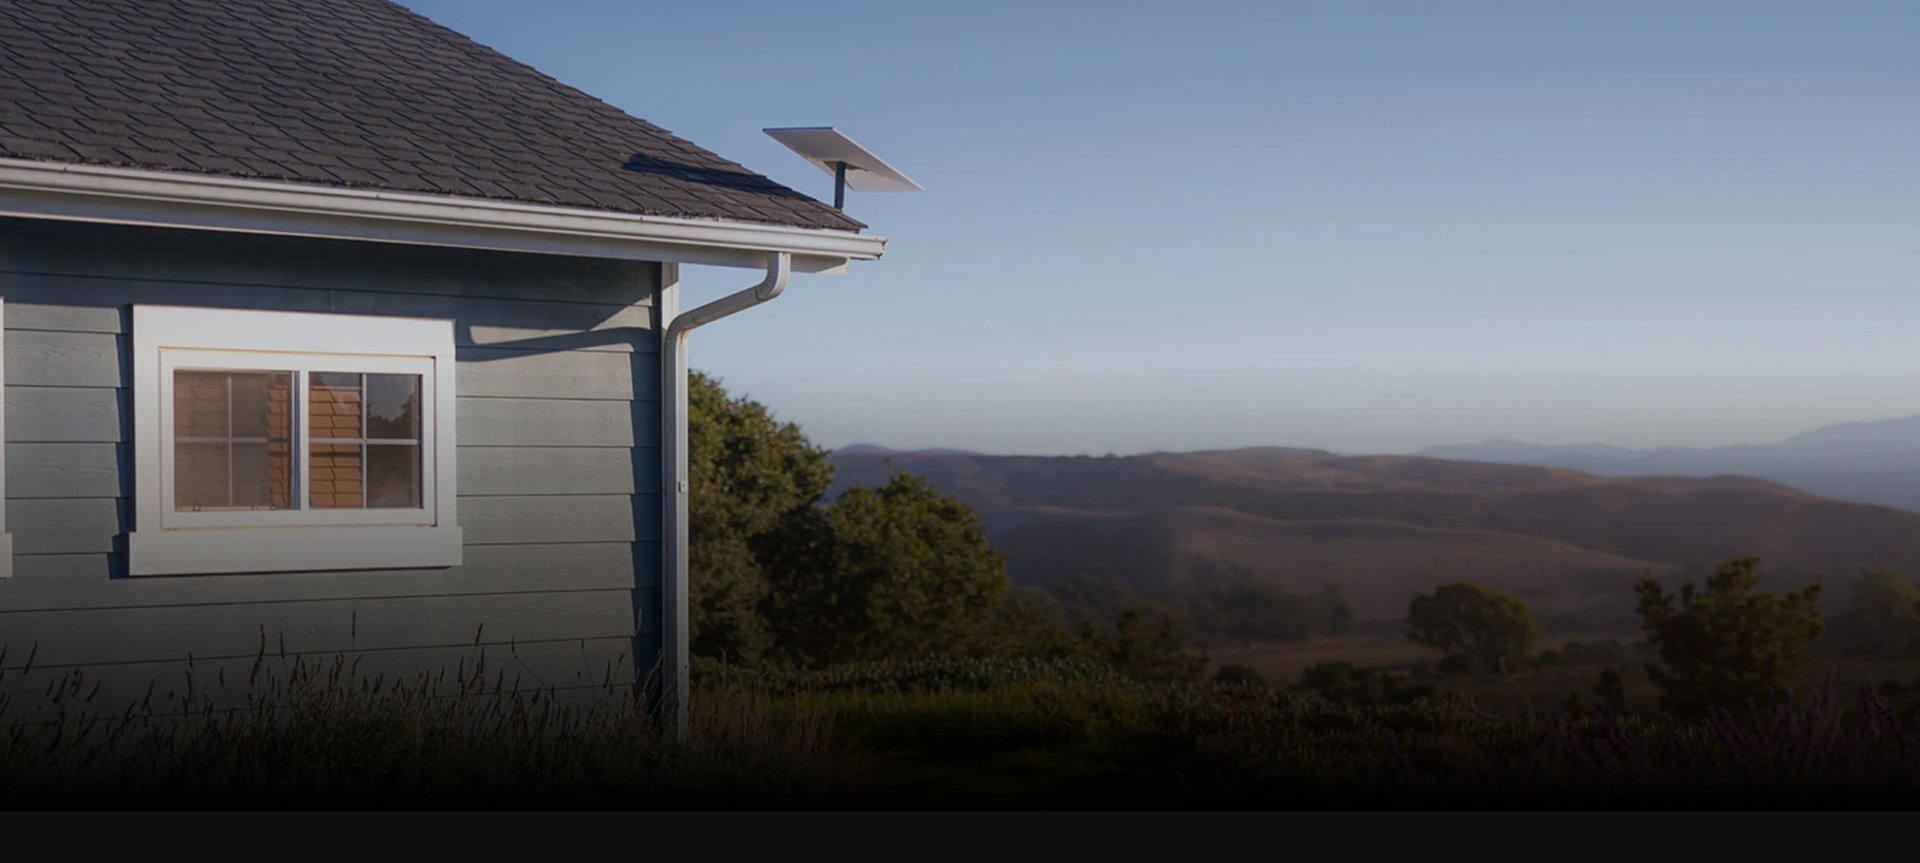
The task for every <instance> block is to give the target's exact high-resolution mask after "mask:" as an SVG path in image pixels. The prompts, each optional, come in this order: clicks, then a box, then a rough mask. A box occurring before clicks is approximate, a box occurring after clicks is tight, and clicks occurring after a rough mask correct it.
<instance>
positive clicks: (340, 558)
mask: <svg viewBox="0 0 1920 863" xmlns="http://www.w3.org/2000/svg"><path fill="white" fill-rule="evenodd" d="M193 369H206V370H220V369H233V370H241V369H246V370H273V371H289V372H293V373H294V383H293V385H294V388H295V389H294V395H293V398H292V399H291V400H290V403H291V405H292V410H293V415H292V416H291V417H290V420H291V428H292V444H293V447H294V452H295V453H297V456H296V469H295V472H294V476H293V482H292V488H291V494H292V499H293V501H294V504H295V505H294V508H292V509H284V510H230V511H212V512H181V511H176V510H175V508H174V505H173V501H174V496H173V481H174V476H173V454H174V447H173V384H174V372H175V371H176V370H193ZM318 371H327V372H350V373H361V374H411V375H419V376H420V382H421V393H420V402H421V406H422V410H421V418H420V423H421V425H420V434H421V438H420V444H419V446H420V447H421V450H422V451H421V454H420V455H421V458H420V482H421V488H420V496H421V506H420V507H419V508H415V509H316V508H313V507H312V506H311V504H310V498H309V497H308V491H307V478H308V462H309V455H310V449H309V447H310V443H309V437H308V434H307V425H306V411H307V404H308V397H309V396H308V394H307V392H306V387H307V385H308V379H309V378H308V376H309V374H310V373H311V372H318ZM132 390H133V393H132V400H133V435H134V446H133V462H134V528H135V529H134V530H133V531H132V532H130V533H128V535H127V571H128V573H129V574H131V575H180V574H213V573H236V572H258V573H268V572H306V571H322V570H343V569H358V570H365V569H422V568H441V567H449V566H458V565H459V564H460V562H461V533H460V527H459V525H458V524H457V519H456V509H457V506H456V501H457V497H456V489H455V476H456V470H455V466H454V456H455V440H456V438H455V429H454V422H455V416H454V347H453V322H452V321H450V320H441V319H420V318H390V317H379V316H363V315H333V314H321V313H310V312H280V311H256V310H240V309H214V308H189V307H181V306H147V305H135V306H134V307H133V381H132ZM0 419H3V418H0Z"/></svg>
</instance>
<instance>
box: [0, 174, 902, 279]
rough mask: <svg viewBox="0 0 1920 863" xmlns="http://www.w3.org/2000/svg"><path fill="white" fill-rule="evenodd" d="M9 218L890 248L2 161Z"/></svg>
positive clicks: (697, 222) (631, 249)
mask: <svg viewBox="0 0 1920 863" xmlns="http://www.w3.org/2000/svg"><path fill="white" fill-rule="evenodd" d="M0 216H21V217H26V218H38V219H64V220H71V221H86V222H107V223H113V224H123V225H143V226H149V227H167V228H190V229H198V230H209V231H237V232H242V233H256V234H277V235H282V236H297V237H321V238H328V239H343V240H359V241H365V242H382V243H410V244H417V245H429V246H451V247H457V248H469V249H492V250H498V251H513V252H531V253H536V254H553V255H571V256H577V257H592V258H616V259H624V260H639V261H673V262H678V263H686V264H704V265H711V266H723V267H745V268H751V269H764V268H765V266H766V261H767V254H768V253H769V252H786V253H788V254H790V255H792V256H793V265H794V269H796V270H801V271H804V272H809V273H839V272H845V269H846V266H847V264H848V263H849V262H851V261H870V260H874V259H877V258H879V257H880V255H881V253H882V252H883V251H884V250H885V248H886V243H887V241H886V238H884V237H871V236H863V235H861V234H857V233H854V232H852V231H833V230H811V229H806V228H792V227H786V226H782V225H763V224H757V223H753V222H729V221H719V220H705V219H677V218H668V217H664V216H642V215H636V214H632V213H616V212H611V211H600V210H587V209H576V208H570V207H549V206H539V205H533V204H514V203H508V202H504V201H493V200H487V199H484V198H463V197H455V196H440V195H421V194H412V193H407V192H375V191H370V190H366V189H356V188H347V187H335V186H322V185H316V184H305V183H281V182H271V181H264V180H246V179H240V178H233V177H218V176H211V175H205V174H192V173H185V172H171V171H136V170H130V169H126V168H108V167H102V166H97V165H78V164H68V163H58V162H35V161H30V160H24V159H7V158H0Z"/></svg>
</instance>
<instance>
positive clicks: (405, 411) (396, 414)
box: [367, 375, 420, 440]
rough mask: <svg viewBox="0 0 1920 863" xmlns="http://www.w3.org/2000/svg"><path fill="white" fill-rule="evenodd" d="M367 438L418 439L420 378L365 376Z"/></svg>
mask: <svg viewBox="0 0 1920 863" xmlns="http://www.w3.org/2000/svg"><path fill="white" fill-rule="evenodd" d="M367 437H369V438H386V439H388V440H419V439H420V376H419V375H367Z"/></svg>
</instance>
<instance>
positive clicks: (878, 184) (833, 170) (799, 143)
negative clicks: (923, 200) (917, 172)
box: [760, 126, 921, 210]
mask: <svg viewBox="0 0 1920 863" xmlns="http://www.w3.org/2000/svg"><path fill="white" fill-rule="evenodd" d="M760 131H762V132H765V133H767V134H768V135H769V136H771V137H772V138H773V139H774V140H775V141H779V142H780V143H782V144H785V145H787V149H789V150H792V151H794V152H795V153H799V154H800V158H802V159H805V160H807V161H809V162H812V163H813V165H814V167H817V168H819V169H820V170H822V171H825V172H827V173H829V174H832V175H833V208H834V209H836V210H844V209H846V204H847V190H848V189H852V190H854V191H856V192H918V191H921V186H920V184H919V183H916V182H914V181H912V180H910V179H908V178H907V175H905V174H902V173H900V172H899V171H897V170H895V169H894V167H893V166H892V165H889V164H887V163H886V162H885V161H883V160H881V158H880V157H879V156H876V155H874V154H873V153H872V152H871V151H869V150H868V149H867V148H865V147H862V146H860V145H859V144H856V143H854V142H853V139H852V138H849V137H847V136H846V135H844V134H842V133H841V132H840V130H838V129H835V128H833V127H832V126H791V127H786V128H779V129H762V130H760Z"/></svg>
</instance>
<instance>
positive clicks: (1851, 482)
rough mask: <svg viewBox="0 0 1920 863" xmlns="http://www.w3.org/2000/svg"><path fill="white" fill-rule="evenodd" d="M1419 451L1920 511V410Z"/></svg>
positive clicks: (1464, 459)
mask: <svg viewBox="0 0 1920 863" xmlns="http://www.w3.org/2000/svg"><path fill="white" fill-rule="evenodd" d="M1419 455H1422V456H1427V457H1431V458H1444V459H1455V460H1461V461H1481V462H1494V463H1498V464H1522V465H1539V466H1545V467H1562V468H1569V469H1572V470H1578V471H1584V472H1586V473H1591V474H1597V475H1600V476H1612V477H1628V476H1662V475H1666V476H1720V475H1727V474H1738V475H1742V476H1753V477H1760V478H1763V479H1768V480H1773V481H1775V482H1779V483H1784V484H1786V485H1789V486H1792V487H1794V488H1797V489H1801V490H1802V491H1807V492H1812V493H1813V494H1817V495H1821V496H1824V497H1831V498H1835V499H1838V500H1848V501H1855V502H1858V503H1872V504H1880V505H1882V506H1892V507H1898V508H1900V509H1906V510H1912V511H1920V416H1911V417H1903V418H1900V419H1891V420H1877V421H1871V422H1850V423H1841V424H1839V425H1831V426H1826V427H1824V428H1818V429H1814V430H1813V431H1810V432H1807V433H1805V434H1801V435H1798V436H1795V437H1793V438H1790V439H1788V440H1785V441H1782V442H1779V443H1773V444H1740V445H1737V446H1727V447H1716V448H1710V449H1690V448H1685V447H1662V448H1659V449H1623V448H1620V447H1614V446H1608V445H1606V444H1579V445H1575V446H1540V445H1537V444H1529V443H1521V442H1518V441H1487V442H1484V443H1476V444H1464V445H1459V446H1439V447H1431V448H1428V449H1425V450H1422V451H1420V453H1419Z"/></svg>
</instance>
